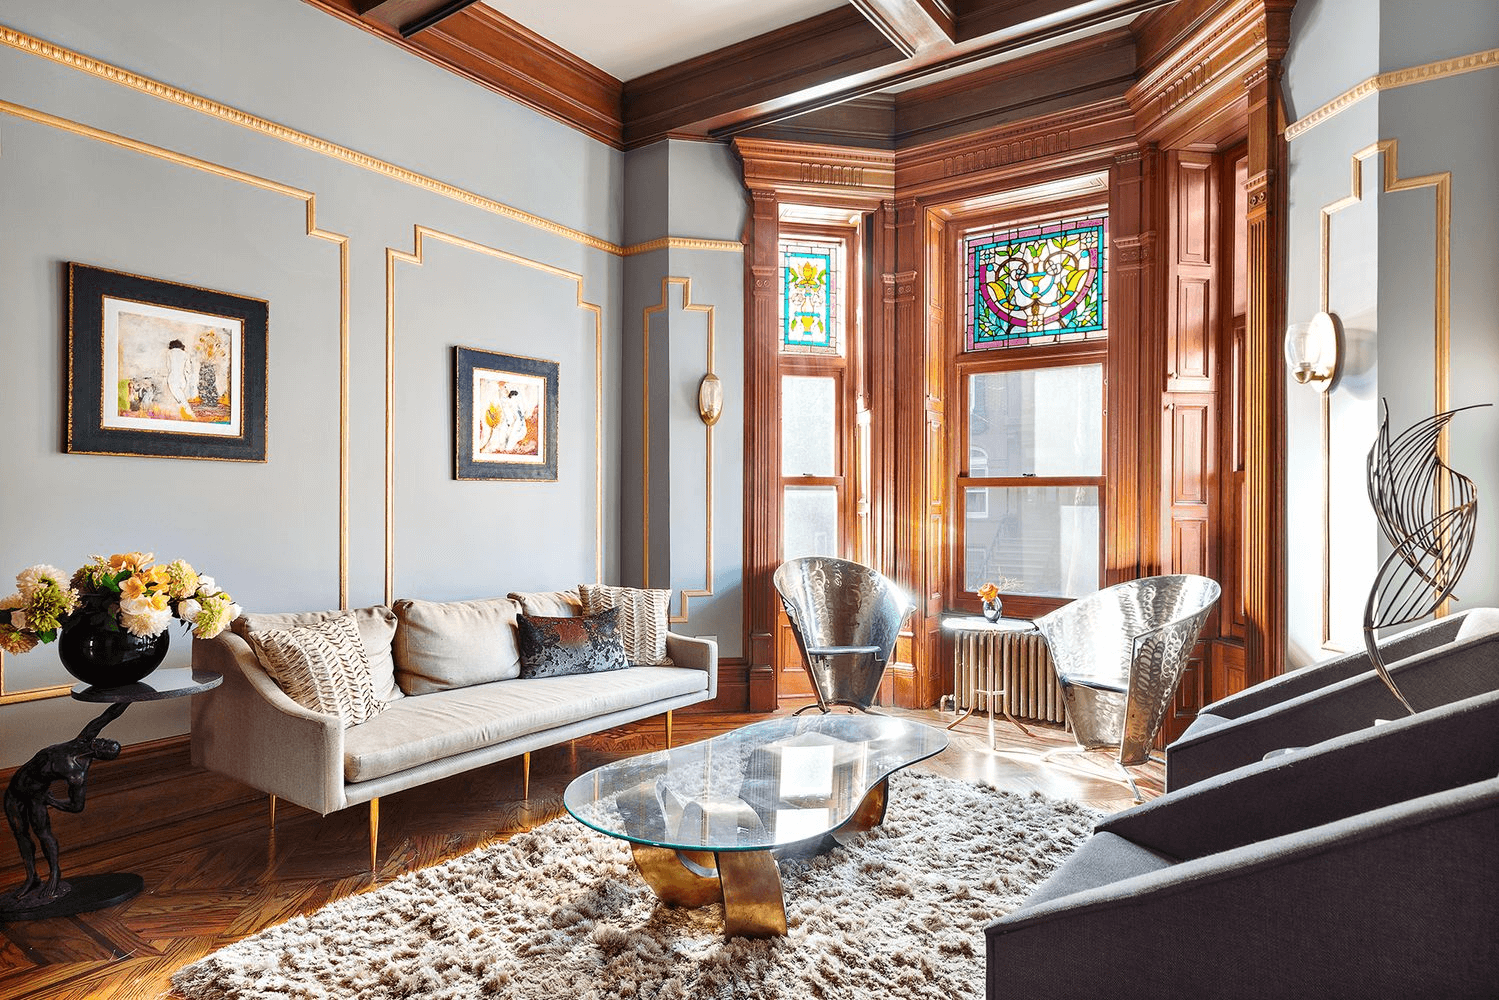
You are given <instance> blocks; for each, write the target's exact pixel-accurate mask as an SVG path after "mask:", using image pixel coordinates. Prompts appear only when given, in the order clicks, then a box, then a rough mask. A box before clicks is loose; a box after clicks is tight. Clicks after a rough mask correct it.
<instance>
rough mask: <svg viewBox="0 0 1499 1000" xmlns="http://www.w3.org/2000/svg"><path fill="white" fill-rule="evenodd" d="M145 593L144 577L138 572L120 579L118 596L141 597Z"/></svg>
mask: <svg viewBox="0 0 1499 1000" xmlns="http://www.w3.org/2000/svg"><path fill="white" fill-rule="evenodd" d="M145 593H146V578H145V577H144V576H141V575H139V574H137V575H135V576H131V577H127V578H125V579H124V580H121V581H120V597H121V598H133V597H142V596H144V595H145Z"/></svg>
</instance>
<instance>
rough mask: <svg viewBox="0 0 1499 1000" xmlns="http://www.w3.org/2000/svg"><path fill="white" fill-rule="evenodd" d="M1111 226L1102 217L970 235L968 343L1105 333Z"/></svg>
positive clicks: (973, 346)
mask: <svg viewBox="0 0 1499 1000" xmlns="http://www.w3.org/2000/svg"><path fill="white" fill-rule="evenodd" d="M1108 228H1109V224H1108V219H1107V218H1106V217H1104V216H1096V217H1093V218H1087V219H1071V220H1065V221H1062V222H1052V223H1047V224H1045V225H1039V226H1034V225H1033V226H1023V227H1019V228H1017V229H1008V230H1006V229H998V230H986V231H984V232H981V233H974V234H969V235H968V236H967V237H966V238H965V239H964V241H963V250H964V258H965V267H964V271H965V276H966V295H965V297H966V300H967V302H966V304H967V321H968V322H967V326H968V336H967V347H968V350H970V351H981V350H987V349H989V348H994V347H1019V346H1023V345H1027V344H1053V343H1060V342H1063V341H1069V340H1085V339H1090V338H1093V337H1102V336H1105V335H1106V334H1107V326H1106V317H1105V314H1104V278H1105V275H1106V273H1107V272H1106V270H1105V266H1104V248H1105V247H1106V246H1107V245H1108V235H1109V234H1108Z"/></svg>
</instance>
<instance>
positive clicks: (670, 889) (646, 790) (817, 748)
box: [563, 715, 947, 937]
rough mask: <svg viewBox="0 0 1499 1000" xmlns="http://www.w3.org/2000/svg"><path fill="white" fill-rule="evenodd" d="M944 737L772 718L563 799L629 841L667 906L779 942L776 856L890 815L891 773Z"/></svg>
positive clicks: (879, 725)
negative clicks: (713, 916) (705, 909)
mask: <svg viewBox="0 0 1499 1000" xmlns="http://www.w3.org/2000/svg"><path fill="white" fill-rule="evenodd" d="M946 747H947V733H946V732H944V731H943V730H940V729H934V728H932V727H931V726H925V725H922V724H921V723H918V722H911V721H909V720H906V719H895V718H890V717H888V716H883V715H818V716H811V717H789V718H777V719H769V720H766V721H765V722H756V723H753V724H751V725H748V726H745V727H743V728H742V729H736V730H734V731H733V732H731V733H725V734H723V735H722V736H715V737H713V738H712V739H708V740H703V741H702V742H700V743H691V744H688V745H687V746H682V747H675V748H673V749H670V750H660V751H657V752H655V753H648V754H644V755H642V756H639V757H631V758H629V759H627V760H621V761H616V762H614V763H612V764H606V765H605V766H603V767H600V768H597V769H596V770H593V771H589V772H588V773H586V774H582V775H579V776H578V777H577V778H575V779H573V781H572V783H571V784H569V785H568V786H567V791H566V792H565V793H563V803H564V804H565V805H566V806H567V811H568V812H569V813H571V814H572V815H573V817H574V818H575V819H577V820H578V821H579V822H581V823H583V824H584V825H585V826H589V827H591V828H593V829H595V830H597V831H599V832H600V833H604V834H608V835H609V836H611V837H618V838H619V839H621V840H626V841H629V843H630V849H631V851H632V852H633V853H634V857H635V866H636V867H637V868H638V869H639V870H640V874H641V876H642V877H643V878H644V879H645V881H646V882H647V883H648V884H649V885H650V887H651V888H652V889H653V890H654V891H655V893H656V895H657V896H658V897H659V898H660V899H661V901H662V902H664V903H666V904H668V905H670V906H706V905H708V904H709V903H716V902H719V901H722V902H723V906H724V934H725V935H726V936H729V937H739V936H743V937H775V936H777V935H782V934H785V933H786V906H785V901H784V899H783V898H782V895H781V875H780V872H779V871H778V870H777V869H776V861H775V859H776V858H777V857H784V856H787V855H793V854H795V855H805V854H815V853H818V852H821V851H824V850H827V849H829V848H831V847H832V846H833V845H834V844H836V843H838V842H839V840H840V838H842V837H846V836H847V835H849V834H852V833H858V832H861V831H864V830H868V829H870V828H872V827H874V826H877V825H878V824H879V823H880V821H881V820H882V819H884V817H885V805H886V803H887V802H888V800H889V794H890V792H889V783H888V778H889V776H890V775H891V773H893V772H895V771H898V770H900V769H901V768H903V767H907V766H909V765H911V764H914V763H916V762H917V761H919V760H925V759H926V758H927V757H931V756H932V755H934V754H937V753H940V752H941V751H942V750H943V749H945V748H946Z"/></svg>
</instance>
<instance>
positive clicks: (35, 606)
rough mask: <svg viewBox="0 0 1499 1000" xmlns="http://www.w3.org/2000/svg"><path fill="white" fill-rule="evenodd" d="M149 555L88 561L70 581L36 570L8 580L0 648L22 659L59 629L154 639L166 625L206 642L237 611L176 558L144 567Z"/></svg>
mask: <svg viewBox="0 0 1499 1000" xmlns="http://www.w3.org/2000/svg"><path fill="white" fill-rule="evenodd" d="M153 558H154V556H153V555H152V554H151V553H149V552H126V553H121V554H116V555H112V556H110V557H109V558H108V559H105V558H104V557H102V556H91V557H90V560H89V562H87V563H85V564H84V565H83V566H81V567H79V569H78V571H77V572H76V573H74V574H73V575H72V576H71V577H70V576H67V575H65V574H64V573H63V571H62V570H60V569H58V568H57V567H55V566H47V565H37V566H31V567H28V568H27V569H24V570H22V571H21V572H20V573H19V574H17V576H16V592H15V593H14V594H11V595H10V596H9V597H6V598H3V599H0V649H3V650H4V651H5V652H7V653H25V652H29V651H30V650H32V649H34V648H35V647H36V645H37V643H39V642H51V641H53V640H54V639H56V638H57V637H58V636H59V634H60V633H62V632H63V631H66V630H70V629H72V630H79V631H83V630H88V631H93V632H113V633H126V634H128V635H130V636H134V637H136V638H137V639H155V638H157V637H159V636H161V635H162V633H163V632H165V631H166V627H167V626H168V625H169V624H171V622H172V620H173V619H178V620H180V621H181V622H183V624H185V625H186V626H187V627H188V628H189V629H190V630H191V631H192V634H193V635H195V636H197V637H198V638H199V639H212V638H213V637H214V636H216V635H218V634H219V633H220V632H222V631H224V629H225V628H227V627H228V626H229V623H230V622H232V621H233V620H234V619H235V618H237V617H238V616H239V613H240V607H239V605H238V604H235V603H234V599H233V598H232V597H230V596H229V595H228V594H227V593H225V592H224V591H223V590H221V589H219V587H218V585H217V584H215V583H214V581H213V577H211V576H200V575H199V574H198V573H197V571H195V570H194V569H193V568H192V567H191V566H189V565H188V564H187V562H185V561H184V560H182V559H174V560H173V561H172V562H169V563H163V564H160V565H152V564H151V560H152V559H153Z"/></svg>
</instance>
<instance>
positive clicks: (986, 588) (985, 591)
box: [979, 583, 999, 601]
mask: <svg viewBox="0 0 1499 1000" xmlns="http://www.w3.org/2000/svg"><path fill="white" fill-rule="evenodd" d="M998 596H999V588H998V587H996V586H995V585H994V584H992V583H986V584H984V585H983V586H982V587H980V588H979V600H981V601H992V600H994V599H995V598H996V597H998Z"/></svg>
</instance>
